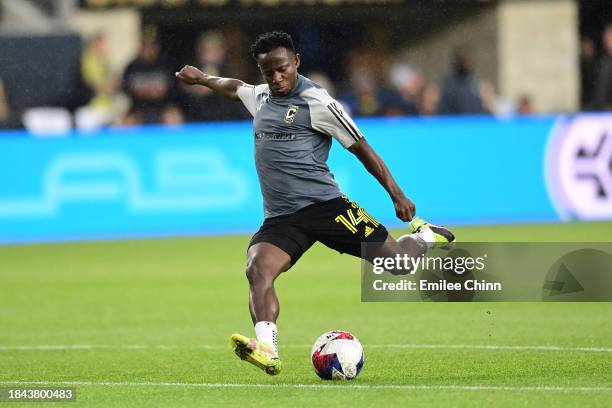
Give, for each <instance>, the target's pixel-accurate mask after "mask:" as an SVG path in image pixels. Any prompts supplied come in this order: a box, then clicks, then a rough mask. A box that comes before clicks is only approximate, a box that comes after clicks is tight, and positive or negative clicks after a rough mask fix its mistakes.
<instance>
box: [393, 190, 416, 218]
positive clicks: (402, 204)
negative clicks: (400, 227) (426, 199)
mask: <svg viewBox="0 0 612 408" xmlns="http://www.w3.org/2000/svg"><path fill="white" fill-rule="evenodd" d="M393 205H395V214H396V215H397V218H399V219H400V220H402V221H405V222H408V221H412V218H414V214H416V206H415V205H414V203H413V202H412V200H411V199H409V198H408V197H406V196H403V197H400V198H398V199H396V200H393Z"/></svg>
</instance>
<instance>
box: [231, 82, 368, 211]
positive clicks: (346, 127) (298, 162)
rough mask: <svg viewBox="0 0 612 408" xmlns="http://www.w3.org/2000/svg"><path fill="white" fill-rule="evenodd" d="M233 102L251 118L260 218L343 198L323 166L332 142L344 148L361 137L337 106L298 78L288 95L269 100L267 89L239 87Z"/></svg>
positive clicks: (313, 85) (337, 104) (324, 91)
mask: <svg viewBox="0 0 612 408" xmlns="http://www.w3.org/2000/svg"><path fill="white" fill-rule="evenodd" d="M238 97H239V98H240V100H241V101H242V103H244V106H245V107H246V108H247V109H248V110H249V112H250V113H251V115H253V128H254V137H255V166H256V168H257V175H258V177H259V183H260V186H261V192H262V195H263V201H264V216H265V218H272V217H277V216H279V215H285V214H291V213H294V212H296V211H298V210H300V209H301V208H304V207H307V206H309V205H311V204H315V203H318V202H322V201H327V200H331V199H333V198H336V197H339V196H341V195H342V194H341V193H340V189H339V188H338V185H337V184H336V182H335V180H334V176H333V175H332V173H331V172H330V170H329V167H328V166H327V158H328V156H329V149H330V148H331V143H332V139H336V140H337V141H338V142H340V144H341V145H342V146H344V147H345V148H348V147H350V146H351V145H352V144H353V143H355V142H357V141H358V140H360V139H361V138H363V134H362V133H361V132H360V131H359V129H358V128H357V126H356V125H355V123H354V122H353V120H352V119H351V118H350V117H349V116H348V115H347V114H346V113H345V112H344V110H343V109H342V105H340V103H338V102H337V101H336V100H334V99H333V98H332V97H331V96H330V95H329V94H328V93H327V91H326V90H325V89H323V88H321V87H320V86H318V85H316V84H315V83H314V82H312V81H311V80H309V79H308V78H306V77H303V76H301V75H299V76H298V80H297V82H296V85H295V87H294V88H293V90H292V91H291V92H290V93H289V94H287V95H284V96H275V95H271V94H270V88H269V87H268V85H258V86H253V85H247V84H244V85H242V86H241V87H240V88H239V89H238Z"/></svg>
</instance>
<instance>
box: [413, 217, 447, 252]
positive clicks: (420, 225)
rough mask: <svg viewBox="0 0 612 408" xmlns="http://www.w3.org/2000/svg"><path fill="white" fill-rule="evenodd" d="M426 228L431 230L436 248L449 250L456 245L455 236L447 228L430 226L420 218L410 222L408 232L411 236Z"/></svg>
mask: <svg viewBox="0 0 612 408" xmlns="http://www.w3.org/2000/svg"><path fill="white" fill-rule="evenodd" d="M426 228H427V229H429V230H431V232H432V233H433V237H434V242H433V244H434V245H435V246H436V247H439V248H444V249H448V248H450V247H451V246H452V245H453V244H454V243H455V235H454V234H453V233H452V232H451V231H450V230H449V229H448V228H446V227H440V226H438V225H433V224H430V223H428V222H427V221H425V220H424V219H422V218H419V217H414V219H413V220H412V221H410V224H409V225H408V230H409V232H410V233H411V234H414V233H416V232H419V231H421V230H423V229H426Z"/></svg>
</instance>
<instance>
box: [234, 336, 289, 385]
mask: <svg viewBox="0 0 612 408" xmlns="http://www.w3.org/2000/svg"><path fill="white" fill-rule="evenodd" d="M230 343H231V345H232V348H233V349H234V353H236V355H237V356H238V357H240V359H241V360H246V361H248V362H249V363H251V364H253V365H255V366H257V367H259V368H261V369H262V370H264V371H265V372H266V373H268V374H270V375H277V374H278V373H280V371H281V361H280V359H279V358H278V356H277V355H276V353H275V352H274V349H273V348H272V346H270V345H268V344H266V343H264V342H263V341H258V340H257V339H250V338H248V337H246V336H243V335H241V334H232V337H231V338H230Z"/></svg>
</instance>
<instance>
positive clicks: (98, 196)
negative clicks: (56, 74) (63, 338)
mask: <svg viewBox="0 0 612 408" xmlns="http://www.w3.org/2000/svg"><path fill="white" fill-rule="evenodd" d="M558 122H559V118H556V117H533V118H520V119H513V120H507V121H500V120H496V119H494V118H489V117H469V118H431V119H427V118H417V119H407V118H401V119H362V120H358V121H357V123H358V125H359V126H360V128H361V130H362V131H363V133H364V134H365V135H366V138H367V139H368V141H369V142H370V144H371V145H372V146H373V147H374V148H375V150H376V151H377V152H378V153H379V154H380V155H381V156H382V157H383V159H384V160H385V162H386V163H387V165H388V166H389V168H390V169H391V172H392V174H393V175H394V176H395V178H396V179H397V181H398V183H399V184H400V185H401V186H402V187H403V189H404V191H405V193H406V194H407V195H408V196H409V197H411V198H412V200H413V201H414V202H415V203H416V206H417V213H418V215H420V216H422V217H423V218H425V219H428V220H431V221H432V222H435V223H443V224H452V225H460V224H482V223H487V224H491V223H517V222H536V221H537V222H549V221H558V220H560V219H561V218H562V216H561V215H560V211H559V209H558V208H556V205H555V204H553V202H552V200H551V198H550V194H549V193H550V192H549V190H550V186H549V184H550V182H549V180H547V175H546V174H547V171H546V169H545V164H546V151H547V148H548V145H549V144H550V137H551V136H550V134H551V131H552V130H553V129H554V128H555V126H556V124H557V123H558ZM333 145H334V146H333V148H332V152H331V153H330V159H329V165H330V168H331V170H332V172H333V173H334V175H335V177H336V179H337V181H338V183H339V185H340V187H341V189H342V191H343V192H345V193H346V194H348V195H349V197H350V198H351V199H353V200H355V201H357V202H359V204H360V205H362V206H363V207H365V208H366V209H367V210H368V212H369V213H370V214H372V215H373V216H375V217H376V218H378V219H379V220H380V221H382V222H383V223H385V224H386V225H387V226H390V227H393V226H399V225H401V221H400V220H398V219H397V218H396V217H395V213H394V207H393V204H392V203H391V201H390V199H389V196H388V195H387V193H386V192H385V191H384V189H383V188H382V187H381V186H380V185H379V184H378V182H377V181H376V180H375V179H374V178H373V177H372V176H371V175H370V174H368V173H367V171H366V170H365V169H364V168H363V166H362V164H361V163H360V162H359V161H358V160H357V159H356V157H355V156H353V155H352V154H351V153H350V152H348V151H347V150H345V149H343V148H342V147H341V146H340V145H339V144H338V143H336V142H334V144H333ZM262 221H263V210H262V199H261V196H260V191H259V184H258V179H257V174H256V172H255V166H254V157H253V136H252V128H251V124H250V123H249V122H237V123H212V124H201V125H186V126H180V127H172V128H165V127H161V126H152V127H141V128H129V129H107V130H103V131H99V132H96V133H88V134H79V133H73V134H70V135H68V136H66V137H61V138H33V137H31V136H29V135H28V134H27V133H26V132H4V133H0V242H2V243H12V242H37V241H57V240H78V239H106V238H126V237H141V236H167V235H168V236H169V235H196V234H226V233H243V232H244V233H252V232H254V231H255V230H256V229H257V228H258V227H259V225H260V224H261V222H262Z"/></svg>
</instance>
